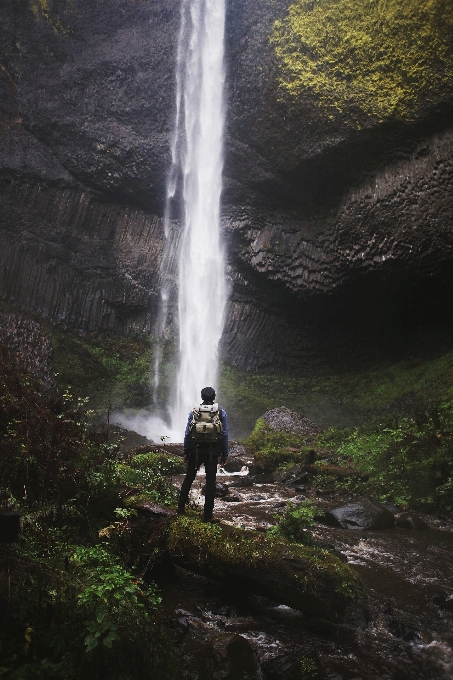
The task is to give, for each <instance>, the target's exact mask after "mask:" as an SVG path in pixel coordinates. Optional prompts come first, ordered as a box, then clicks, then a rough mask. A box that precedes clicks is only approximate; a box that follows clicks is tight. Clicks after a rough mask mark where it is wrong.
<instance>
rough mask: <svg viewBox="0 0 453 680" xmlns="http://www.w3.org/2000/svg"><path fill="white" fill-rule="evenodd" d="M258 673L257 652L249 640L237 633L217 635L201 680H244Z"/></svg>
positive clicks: (202, 670)
mask: <svg viewBox="0 0 453 680" xmlns="http://www.w3.org/2000/svg"><path fill="white" fill-rule="evenodd" d="M257 671H258V663H257V660H256V656H255V652H254V651H253V648H252V646H251V644H250V642H249V641H248V640H246V638H244V637H242V635H238V634H237V633H221V634H220V635H217V636H216V637H215V638H214V639H213V641H212V643H211V646H210V649H209V651H208V654H207V655H206V657H205V659H204V660H203V665H202V668H201V673H200V680H221V679H222V678H228V680H243V679H244V678H254V677H256V673H257Z"/></svg>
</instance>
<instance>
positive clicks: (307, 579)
mask: <svg viewBox="0 0 453 680" xmlns="http://www.w3.org/2000/svg"><path fill="white" fill-rule="evenodd" d="M167 531H168V533H167V540H166V548H167V550H168V551H169V553H170V555H172V556H173V558H174V559H176V560H177V561H178V560H179V561H180V562H181V563H183V564H184V563H185V564H190V565H191V566H192V568H193V567H194V566H196V567H197V568H198V570H199V571H200V572H201V573H205V574H206V575H211V576H212V575H213V574H215V578H217V579H218V578H222V579H233V580H234V582H235V584H236V586H237V587H238V588H239V587H241V585H242V587H244V586H247V585H251V587H252V588H253V587H255V589H256V587H258V588H260V589H261V590H262V591H266V592H267V593H268V594H272V596H274V597H277V598H281V600H282V602H285V603H287V604H288V605H290V606H294V607H296V608H299V609H301V610H302V611H305V612H306V613H309V614H317V615H320V616H325V617H327V618H331V617H332V616H335V613H338V612H339V611H340V610H342V609H344V607H346V606H347V604H348V603H349V602H350V601H351V600H352V599H353V598H354V596H355V593H356V592H357V589H358V579H357V576H356V574H355V573H354V572H353V571H352V569H351V568H350V567H348V565H346V564H344V563H343V562H341V561H340V560H338V559H337V558H336V557H335V556H334V555H332V554H331V553H329V552H328V551H327V550H323V549H320V548H312V547H308V546H305V545H298V544H294V543H289V542H287V541H285V540H284V539H282V538H281V537H280V536H269V535H263V534H262V533H259V532H254V531H244V530H242V529H236V528H233V527H229V526H221V525H211V524H207V523H204V522H201V521H199V520H197V519H193V518H191V517H185V516H183V517H178V518H177V519H175V520H173V521H172V522H171V523H170V524H169V526H168V529H167Z"/></svg>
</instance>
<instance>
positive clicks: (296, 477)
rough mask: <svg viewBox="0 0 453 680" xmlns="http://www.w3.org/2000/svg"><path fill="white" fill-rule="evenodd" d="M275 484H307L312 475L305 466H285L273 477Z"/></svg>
mask: <svg viewBox="0 0 453 680" xmlns="http://www.w3.org/2000/svg"><path fill="white" fill-rule="evenodd" d="M272 477H273V480H274V482H279V483H280V484H281V483H285V484H290V485H296V484H297V485H299V484H306V483H307V482H308V481H309V480H310V475H309V473H308V472H307V471H306V469H305V467H304V466H303V465H285V466H284V467H281V468H278V469H277V470H275V472H274V473H273V475H272Z"/></svg>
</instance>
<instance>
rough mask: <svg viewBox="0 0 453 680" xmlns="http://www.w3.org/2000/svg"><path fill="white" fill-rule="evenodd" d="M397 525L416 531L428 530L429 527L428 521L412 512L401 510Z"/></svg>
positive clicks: (396, 517) (396, 521) (397, 517)
mask: <svg viewBox="0 0 453 680" xmlns="http://www.w3.org/2000/svg"><path fill="white" fill-rule="evenodd" d="M395 525H396V526H397V527H400V528H401V529H413V530H414V531H426V530H427V529H429V526H428V525H427V524H426V522H425V521H424V520H422V518H421V517H419V516H418V515H415V514H414V513H412V512H401V513H399V514H398V515H396V516H395Z"/></svg>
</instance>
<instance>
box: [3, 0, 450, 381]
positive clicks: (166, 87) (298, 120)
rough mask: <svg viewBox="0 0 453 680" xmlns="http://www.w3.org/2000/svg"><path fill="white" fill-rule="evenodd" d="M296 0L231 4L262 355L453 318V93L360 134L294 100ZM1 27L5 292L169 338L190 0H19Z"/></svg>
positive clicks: (308, 102) (244, 257)
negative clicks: (176, 162)
mask: <svg viewBox="0 0 453 680" xmlns="http://www.w3.org/2000/svg"><path fill="white" fill-rule="evenodd" d="M289 4H290V0H263V1H262V2H261V3H256V2H255V1H254V0H241V1H240V2H239V0H229V2H228V4H227V25H226V30H227V44H226V52H227V89H228V91H227V103H228V115H227V131H226V141H225V189H224V193H223V208H222V220H223V225H224V232H225V236H226V240H227V244H228V258H229V263H228V271H229V278H230V284H231V297H230V304H229V311H228V315H227V320H226V328H225V335H224V339H223V351H224V353H225V354H226V355H227V356H228V358H229V360H230V361H232V362H233V363H234V364H235V365H237V366H241V367H244V368H249V369H250V368H256V367H272V368H288V367H289V366H296V365H297V366H299V365H300V364H301V363H302V364H304V365H310V366H313V367H317V366H320V365H322V364H323V363H325V362H326V361H329V362H332V361H334V362H340V363H343V362H344V358H345V356H352V355H354V356H355V357H363V358H365V359H366V360H369V359H370V358H371V359H372V358H376V357H378V356H381V355H382V354H383V353H385V352H387V350H388V347H389V346H395V343H396V344H398V342H399V340H398V338H399V339H401V337H402V336H403V335H404V334H405V333H406V331H407V332H409V331H410V332H412V331H413V330H414V329H417V328H419V327H421V326H423V324H424V323H425V322H426V320H427V319H428V321H429V320H431V321H432V322H433V323H438V322H439V320H440V319H441V318H442V319H443V322H445V323H447V325H448V324H453V319H452V318H451V313H450V312H449V311H448V310H447V311H446V310H445V308H443V309H441V308H440V306H439V303H438V300H439V298H440V295H441V293H443V294H445V293H450V292H452V291H453V274H452V269H453V268H452V267H451V262H452V247H453V236H452V233H453V230H452V229H451V224H452V218H453V191H452V189H453V187H452V182H453V166H452V157H453V126H452V123H451V121H452V115H451V114H452V111H453V108H452V101H453V99H452V93H451V92H450V91H449V90H446V91H445V93H444V95H443V97H442V98H441V99H438V100H434V101H431V102H427V104H426V106H425V107H424V108H423V109H422V110H421V111H420V113H419V115H418V117H415V118H414V119H413V120H412V121H410V122H407V121H406V122H404V121H398V120H393V121H386V122H383V123H382V122H378V121H373V120H364V121H362V123H361V125H360V129H359V128H358V127H357V125H356V123H357V121H356V119H353V117H352V116H349V115H348V111H346V112H344V115H343V116H340V117H336V118H335V119H331V117H329V116H327V115H324V114H323V113H322V111H320V109H319V107H317V106H316V102H315V101H313V97H310V96H308V94H306V93H305V94H304V93H303V94H302V95H301V96H300V97H299V99H298V100H297V101H294V100H290V99H288V97H284V96H282V93H281V91H280V90H279V87H278V72H277V63H276V59H275V53H274V48H273V46H272V45H271V43H270V41H269V36H270V34H271V31H272V26H273V23H274V21H275V20H276V19H277V18H281V17H282V16H284V14H285V13H286V10H287V8H288V6H289ZM0 25H1V32H0V55H1V56H0V89H1V91H0V116H1V117H0V140H1V144H0V186H1V187H2V190H1V196H0V201H1V213H0V230H1V236H2V249H1V253H0V261H1V271H0V295H1V298H2V299H3V300H4V301H6V302H8V303H9V304H11V305H13V306H14V307H16V308H17V309H22V310H26V311H28V312H33V313H36V314H39V315H43V316H46V317H48V318H52V319H55V320H58V321H64V322H67V323H71V324H73V325H74V326H76V327H79V328H85V329H109V330H114V331H116V332H121V333H127V332H132V331H137V330H140V331H141V330H143V331H147V332H152V329H153V325H154V320H155V317H156V314H157V305H158V295H159V287H160V276H161V272H160V266H161V259H162V248H163V217H162V216H163V209H164V208H163V206H164V197H165V180H166V172H167V168H168V163H169V138H170V131H171V128H172V116H173V101H174V59H175V49H176V40H177V34H178V27H179V0H165V2H163V1H161V0H159V1H158V2H154V1H153V2H151V1H149V0H148V1H145V2H141V1H140V2H139V1H138V0H128V1H126V0H99V2H96V3H92V2H89V0H74V1H73V2H71V3H69V2H67V1H66V0H48V2H44V1H43V0H5V1H4V2H3V3H2V5H1V7H0ZM173 227H174V228H173V229H172V232H171V238H172V239H173V241H174V246H173V248H172V252H173V253H174V254H175V258H176V251H177V242H178V237H179V229H178V224H177V222H175V224H174V225H173ZM175 258H174V259H173V261H171V262H170V263H169V268H170V270H171V271H170V274H171V276H173V275H174V272H175V271H176V259H175ZM433 310H434V311H433ZM169 323H170V328H169V333H172V332H173V330H172V329H173V328H174V327H173V321H172V318H170V320H169ZM406 334H407V333H406Z"/></svg>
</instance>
